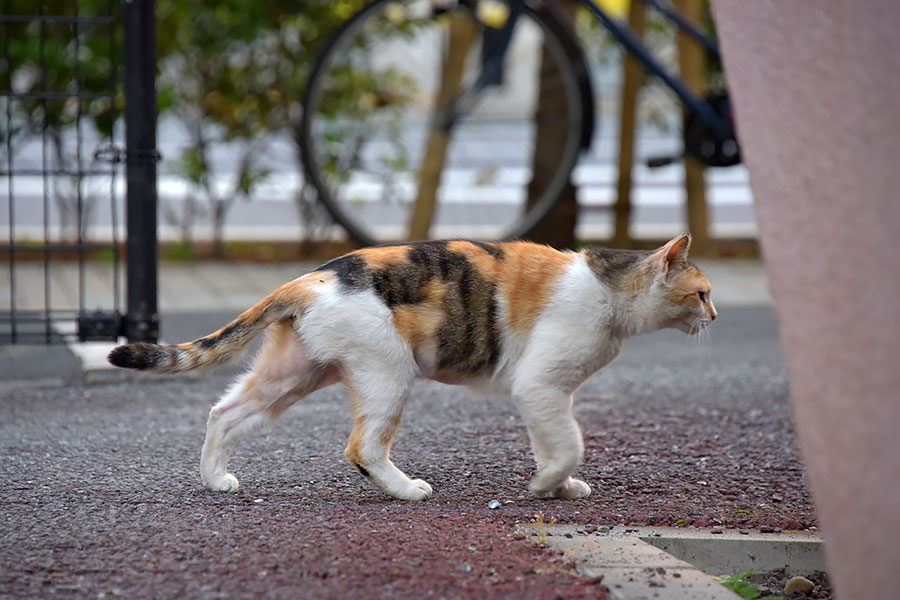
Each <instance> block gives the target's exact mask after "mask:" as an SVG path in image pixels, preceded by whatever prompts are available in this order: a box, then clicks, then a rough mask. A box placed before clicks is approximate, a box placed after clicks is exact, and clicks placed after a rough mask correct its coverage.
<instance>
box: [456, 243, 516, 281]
mask: <svg viewBox="0 0 900 600" xmlns="http://www.w3.org/2000/svg"><path fill="white" fill-rule="evenodd" d="M506 247H507V246H506V245H504V246H503V248H504V249H505V248H506ZM447 249H448V250H450V251H451V252H455V253H457V254H461V255H463V256H465V257H466V260H468V261H469V262H470V263H472V264H473V265H475V269H476V270H477V271H478V274H479V275H481V276H482V277H484V278H485V279H487V280H488V281H493V280H494V277H496V275H497V262H498V261H497V260H496V259H495V258H494V257H493V256H491V255H490V254H489V253H488V251H487V250H485V249H484V248H480V247H478V246H476V245H475V244H473V243H472V242H466V241H461V240H453V241H451V242H447Z"/></svg>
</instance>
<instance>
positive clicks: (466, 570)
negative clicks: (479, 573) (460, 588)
mask: <svg viewBox="0 0 900 600" xmlns="http://www.w3.org/2000/svg"><path fill="white" fill-rule="evenodd" d="M459 570H460V571H462V572H463V573H471V572H472V565H470V564H469V563H463V564H461V565H459Z"/></svg>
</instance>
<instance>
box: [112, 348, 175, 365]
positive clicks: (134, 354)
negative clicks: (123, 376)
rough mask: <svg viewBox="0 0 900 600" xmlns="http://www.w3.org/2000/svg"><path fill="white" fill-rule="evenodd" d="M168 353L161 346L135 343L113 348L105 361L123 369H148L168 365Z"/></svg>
mask: <svg viewBox="0 0 900 600" xmlns="http://www.w3.org/2000/svg"><path fill="white" fill-rule="evenodd" d="M168 359H169V356H168V353H167V352H166V350H165V348H164V347H163V346H157V345H156V344H148V343H147V342H137V343H135V344H127V345H125V346H119V347H118V348H113V350H112V352H110V353H109V356H108V357H107V360H108V361H109V363H110V364H111V365H114V366H116V367H122V368H124V369H138V370H143V369H150V368H153V367H155V366H157V365H160V364H166V363H168Z"/></svg>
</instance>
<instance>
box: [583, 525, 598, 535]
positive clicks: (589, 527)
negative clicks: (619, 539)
mask: <svg viewBox="0 0 900 600" xmlns="http://www.w3.org/2000/svg"><path fill="white" fill-rule="evenodd" d="M596 531H597V526H596V525H585V526H584V532H585V533H595V532H596Z"/></svg>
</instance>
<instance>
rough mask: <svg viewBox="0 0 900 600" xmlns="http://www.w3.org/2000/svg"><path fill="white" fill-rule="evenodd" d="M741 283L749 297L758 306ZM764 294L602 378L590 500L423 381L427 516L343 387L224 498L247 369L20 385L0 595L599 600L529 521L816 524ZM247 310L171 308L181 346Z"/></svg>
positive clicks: (467, 406) (588, 406)
mask: <svg viewBox="0 0 900 600" xmlns="http://www.w3.org/2000/svg"><path fill="white" fill-rule="evenodd" d="M748 268H749V267H748ZM741 281H743V282H744V283H743V284H741V285H745V287H746V294H744V297H749V298H753V297H754V296H753V294H754V293H758V292H760V290H758V289H756V288H755V287H754V285H753V284H752V282H750V278H744V279H743V280H741ZM713 282H714V286H715V283H716V279H715V278H713ZM748 282H750V283H748ZM734 283H735V285H737V284H739V283H741V282H740V281H735V282H734ZM720 287H722V286H720ZM724 287H728V286H724ZM757 287H758V286H757ZM732 289H734V286H732ZM754 290H755V292H754ZM723 293H725V290H723ZM725 295H726V297H727V293H725ZM764 296H765V294H762V295H761V296H760V298H762V300H761V301H757V302H749V303H746V302H745V303H741V302H727V301H726V302H724V303H721V305H720V306H719V308H720V318H719V319H718V320H717V321H716V323H715V324H714V326H713V327H712V329H711V332H710V333H711V336H710V339H708V340H705V343H704V344H700V343H699V342H700V341H701V340H700V338H697V337H687V336H685V335H683V334H681V333H678V332H675V331H669V332H660V333H656V334H652V335H648V336H641V337H638V338H634V339H632V340H629V341H628V342H627V343H626V345H625V348H624V350H623V353H622V356H621V358H620V359H619V360H618V361H616V362H615V363H613V364H612V365H609V366H608V367H607V368H605V369H604V370H602V371H601V372H600V373H598V374H597V375H596V376H594V377H593V378H592V379H591V380H589V381H588V382H587V383H586V384H585V386H584V387H583V388H582V389H581V390H580V391H579V393H578V394H577V396H576V416H577V418H578V419H579V421H580V423H581V426H582V429H583V430H584V435H585V446H586V453H585V461H584V464H583V466H582V467H581V469H580V471H579V477H581V478H583V479H585V480H586V481H588V482H589V483H590V484H591V485H592V486H593V489H594V493H593V495H592V496H590V497H589V498H587V499H584V500H578V501H563V500H539V499H535V498H532V497H531V496H530V495H529V494H528V492H527V482H528V479H529V477H530V476H531V474H532V469H533V465H532V461H531V458H530V456H529V446H528V439H527V435H526V432H525V430H524V427H523V425H522V423H521V420H520V419H519V418H518V416H517V415H516V413H515V410H514V408H513V407H512V405H511V403H510V402H509V400H508V399H506V398H502V397H496V398H495V397H488V398H472V397H470V396H469V395H468V394H467V393H466V392H465V391H464V390H462V389H458V388H455V387H450V386H444V385H440V384H436V383H430V382H421V383H420V384H418V387H417V388H416V392H415V394H414V396H413V398H412V400H411V401H410V403H409V406H408V409H407V411H406V414H405V416H404V421H403V424H402V426H401V428H400V431H399V434H398V439H397V442H396V444H395V447H394V452H393V458H394V460H395V462H396V463H397V464H398V465H400V466H401V468H403V469H404V470H405V471H406V472H407V473H409V474H410V475H411V476H416V477H422V478H424V479H426V480H427V481H429V482H430V483H431V484H432V485H433V486H434V489H435V495H434V497H433V498H432V499H431V500H429V501H427V502H425V503H419V504H415V503H403V502H397V501H394V500H390V499H389V498H387V497H385V496H383V495H382V494H381V493H380V492H379V491H378V490H376V489H374V488H373V487H372V486H371V485H370V484H368V482H367V481H365V480H364V479H363V478H362V477H360V476H359V474H358V473H357V472H356V471H355V470H354V469H352V468H351V467H350V465H349V464H348V463H347V462H346V461H345V460H344V458H343V448H344V445H345V443H346V438H347V435H348V433H349V430H350V424H351V423H350V416H349V410H348V400H347V397H346V394H345V392H344V390H343V389H342V388H341V387H340V386H334V387H331V388H328V389H325V390H322V391H320V392H318V393H316V394H315V395H313V396H312V397H310V398H309V399H307V400H306V401H305V402H303V403H300V404H298V405H296V406H295V407H294V408H292V409H291V410H289V411H288V412H287V413H286V414H285V415H284V416H283V417H282V419H281V420H280V421H279V422H278V423H277V424H275V425H274V426H273V427H271V428H269V429H266V430H263V431H261V432H258V433H256V434H253V435H250V436H249V437H248V438H247V439H246V440H244V441H243V442H242V443H240V444H239V445H238V447H237V449H236V451H235V455H234V457H233V459H232V467H233V470H234V472H235V474H236V475H237V476H238V478H239V479H240V480H241V489H240V491H239V492H238V493H237V494H236V495H223V494H213V493H209V492H206V491H205V490H204V489H203V488H202V486H201V484H200V480H199V473H198V460H199V459H198V457H199V449H200V445H201V444H202V441H203V435H204V426H205V419H206V414H207V411H208V408H209V406H210V405H211V404H212V403H213V402H214V401H215V399H216V396H217V394H219V393H221V392H222V391H223V390H224V388H225V387H226V386H227V385H228V383H229V380H230V377H231V375H230V374H229V373H227V372H221V371H220V372H214V373H211V374H208V375H206V376H203V377H181V378H159V379H150V380H148V379H141V380H139V381H132V380H125V381H119V382H113V383H102V384H95V385H85V384H83V383H82V384H75V385H67V386H62V387H61V386H58V385H53V384H51V383H48V382H46V381H43V382H42V381H41V380H32V381H28V382H21V383H12V382H10V381H7V382H5V384H4V385H3V386H0V457H2V459H0V480H2V481H3V482H4V485H3V486H2V488H0V532H2V533H0V596H2V597H17V598H18V597H41V598H43V597H92V598H94V597H112V596H122V597H129V598H169V597H189V598H225V597H227V598H250V597H252V598H258V597H263V596H266V597H284V598H344V597H349V596H354V597H360V598H369V597H371V598H381V597H385V598H386V597H401V598H411V597H416V598H419V597H435V598H438V597H446V598H458V597H463V598H471V597H487V598H505V597H509V598H513V597H515V598H552V597H564V598H577V597H593V598H596V597H603V592H602V589H601V588H602V586H599V585H596V583H597V582H596V581H594V580H591V579H587V578H585V577H582V576H580V575H579V574H578V573H577V572H576V571H574V570H573V566H572V564H571V563H569V562H567V561H566V560H565V559H563V558H561V557H559V556H556V555H553V554H552V553H551V552H550V551H549V550H546V549H543V548H540V547H537V546H534V545H533V544H531V543H530V542H528V541H524V540H521V539H517V538H516V537H514V535H513V526H514V525H516V524H523V523H529V522H533V521H534V519H535V514H538V513H542V514H543V515H544V519H545V520H550V519H552V518H555V519H556V520H558V521H559V522H572V523H582V524H587V523H591V524H597V525H603V524H607V525H609V524H626V525H627V524H631V523H640V524H645V525H677V526H691V525H694V526H720V527H738V528H761V527H762V528H783V529H800V530H802V529H808V528H811V527H815V526H816V525H817V522H816V518H815V515H814V513H813V508H812V505H811V499H810V496H809V492H808V490H807V487H806V483H805V474H804V468H803V465H802V462H801V460H800V458H799V455H798V452H797V448H796V436H795V432H794V427H793V422H792V413H791V409H790V404H789V402H788V387H787V382H786V379H785V374H784V366H783V360H782V356H781V352H780V350H779V343H778V334H777V325H776V322H775V318H774V314H773V311H772V309H771V307H770V306H769V305H768V304H767V302H766V301H765V298H764ZM740 297H741V295H740V294H738V295H737V296H736V298H738V299H740ZM757 300H759V298H757ZM233 316H234V312H233V310H232V309H231V308H230V307H228V308H224V309H222V308H220V309H217V310H207V311H196V310H194V311H190V312H187V311H185V312H174V313H173V312H169V313H165V315H164V319H163V324H162V327H163V336H164V337H165V338H166V339H169V340H171V341H180V340H182V339H191V338H193V337H197V336H198V335H202V334H203V333H206V332H208V331H211V330H214V329H215V328H217V327H218V326H220V325H221V324H222V323H224V322H226V321H227V320H229V319H230V318H231V317H233ZM491 500H497V501H498V502H499V508H489V503H490V502H491ZM491 506H493V504H492V505H491Z"/></svg>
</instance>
